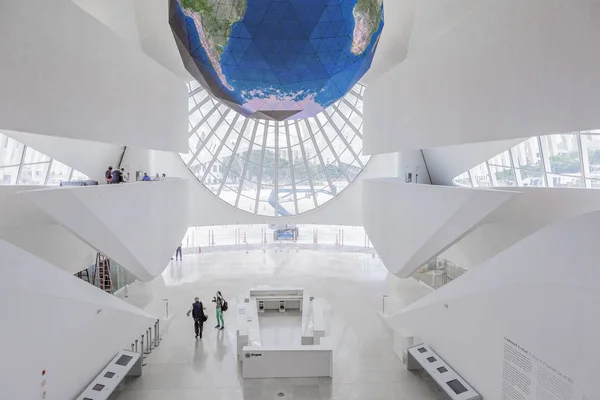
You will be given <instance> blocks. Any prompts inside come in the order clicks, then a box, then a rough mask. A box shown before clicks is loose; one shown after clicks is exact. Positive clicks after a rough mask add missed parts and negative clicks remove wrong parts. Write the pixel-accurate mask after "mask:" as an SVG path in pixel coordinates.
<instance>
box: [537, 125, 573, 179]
mask: <svg viewBox="0 0 600 400" xmlns="http://www.w3.org/2000/svg"><path fill="white" fill-rule="evenodd" d="M541 139H542V140H544V141H545V143H546V146H547V148H548V154H547V157H548V159H549V161H550V171H548V172H552V173H554V174H563V175H581V172H582V171H581V158H580V157H579V146H578V144H577V135H549V136H543V137H542V138H541ZM544 150H545V149H544Z"/></svg>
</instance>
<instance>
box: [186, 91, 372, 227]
mask: <svg viewBox="0 0 600 400" xmlns="http://www.w3.org/2000/svg"><path fill="white" fill-rule="evenodd" d="M188 89H189V93H190V96H189V133H190V138H189V151H188V153H187V154H181V158H182V159H183V161H184V162H185V163H186V164H187V166H188V168H189V169H190V170H191V171H192V173H193V174H194V175H195V176H196V177H197V178H198V180H199V181H200V182H202V184H203V185H204V186H206V187H207V188H208V189H210V190H211V191H212V192H213V193H214V194H215V195H217V196H219V197H220V198H221V199H222V200H224V201H226V202H227V203H229V204H230V205H231V206H233V207H237V208H239V209H241V210H244V211H247V212H249V213H252V214H257V215H266V216H272V217H285V216H290V215H296V214H300V213H302V212H305V211H309V210H312V209H314V208H316V207H319V206H320V205H322V204H324V203H326V202H327V201H329V200H331V199H332V198H333V197H334V196H335V195H336V194H338V193H339V192H340V191H342V190H343V189H344V188H346V187H347V186H348V185H349V184H350V183H352V181H353V180H354V179H355V178H356V177H357V175H358V174H359V173H360V172H361V171H362V169H363V168H364V166H365V165H366V163H367V162H368V160H369V157H367V156H363V155H362V129H363V126H362V125H363V117H362V109H363V94H364V90H365V87H364V86H362V85H360V84H358V85H356V86H354V88H353V89H351V90H350V91H349V92H348V93H347V94H346V96H344V97H343V98H342V99H341V100H340V101H338V102H337V103H335V104H334V105H332V106H331V107H329V108H327V109H326V110H325V111H323V112H322V113H320V114H318V115H317V116H316V117H314V118H305V119H299V120H294V121H268V120H258V119H252V118H246V117H244V116H242V115H240V114H238V113H237V112H235V111H233V110H232V109H230V108H229V107H227V106H226V105H224V104H222V103H221V102H219V101H218V100H215V99H213V98H212V97H211V96H210V95H209V94H208V93H207V92H206V90H204V89H203V88H202V86H200V85H199V84H198V83H197V82H191V83H190V84H189V85H188Z"/></svg>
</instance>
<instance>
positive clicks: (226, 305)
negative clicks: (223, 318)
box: [221, 300, 229, 311]
mask: <svg viewBox="0 0 600 400" xmlns="http://www.w3.org/2000/svg"><path fill="white" fill-rule="evenodd" d="M228 309H229V304H227V302H226V301H225V300H223V305H222V306H221V311H227V310H228Z"/></svg>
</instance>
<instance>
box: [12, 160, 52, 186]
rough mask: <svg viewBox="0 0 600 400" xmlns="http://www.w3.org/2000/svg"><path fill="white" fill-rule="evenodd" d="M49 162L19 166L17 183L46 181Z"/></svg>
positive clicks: (41, 183)
mask: <svg viewBox="0 0 600 400" xmlns="http://www.w3.org/2000/svg"><path fill="white" fill-rule="evenodd" d="M49 167H50V163H47V162H46V163H41V164H30V165H23V166H22V167H21V174H20V175H19V182H18V184H19V185H43V184H45V183H46V175H47V174H48V168H49Z"/></svg>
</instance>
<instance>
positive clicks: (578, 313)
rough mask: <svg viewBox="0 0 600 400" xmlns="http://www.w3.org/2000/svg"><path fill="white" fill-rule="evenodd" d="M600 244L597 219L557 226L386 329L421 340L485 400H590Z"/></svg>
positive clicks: (599, 311) (597, 355) (598, 353)
mask: <svg viewBox="0 0 600 400" xmlns="http://www.w3.org/2000/svg"><path fill="white" fill-rule="evenodd" d="M598 237H600V212H598V211H596V212H593V213H590V214H584V215H580V216H577V217H573V218H571V219H568V220H563V221H559V222H557V223H555V224H553V225H550V226H548V227H546V228H544V229H542V230H540V231H538V232H536V233H534V234H533V235H531V236H529V237H528V238H526V239H524V240H522V241H521V242H519V243H517V244H515V245H513V246H512V247H510V248H509V249H507V250H505V251H504V252H501V253H500V254H498V255H496V256H494V257H493V258H491V259H490V260H488V261H486V262H484V263H482V264H481V265H479V266H478V267H477V268H475V269H474V270H473V271H471V272H469V273H468V274H465V275H463V276H462V277H461V278H460V279H458V280H456V281H454V282H452V283H450V284H448V285H446V286H444V287H442V288H441V289H438V290H437V291H435V292H433V293H432V294H430V295H429V296H427V297H425V298H423V299H422V300H420V301H417V302H416V303H414V304H412V305H411V306H409V307H408V308H406V309H405V310H403V311H401V312H399V313H397V314H395V315H393V316H391V317H389V321H390V323H391V325H392V326H394V325H395V326H402V327H406V328H407V329H410V331H411V332H412V333H414V334H415V335H418V336H420V337H421V338H422V339H423V341H424V342H425V343H427V344H428V345H430V346H431V348H432V349H434V350H435V351H436V352H437V353H438V354H439V355H440V356H441V357H442V358H443V359H444V360H445V361H447V362H448V363H449V364H450V365H451V366H452V368H454V369H455V370H456V371H457V372H458V373H459V374H461V375H462V376H463V378H465V379H466V380H467V381H468V382H469V383H470V384H471V385H472V386H473V387H474V388H475V389H476V390H477V391H478V392H479V393H480V394H481V395H482V397H483V398H484V399H489V400H501V399H506V398H510V399H513V398H521V399H525V400H534V399H535V400H537V399H541V398H547V399H561V400H562V399H565V400H566V399H569V400H591V399H595V398H597V385H596V378H595V376H596V375H595V373H594V371H595V369H596V367H597V365H598V359H600V348H599V347H598V346H596V342H597V338H598V334H599V332H600V325H599V323H598V318H597V316H598V315H600V306H599V305H600V268H598V259H600V247H599V246H598V243H597V241H598ZM510 393H513V394H510ZM514 393H516V394H514ZM511 396H512V397H511Z"/></svg>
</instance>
